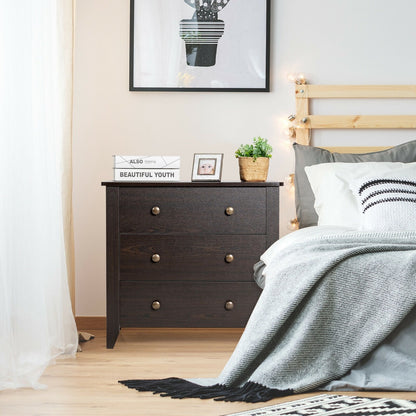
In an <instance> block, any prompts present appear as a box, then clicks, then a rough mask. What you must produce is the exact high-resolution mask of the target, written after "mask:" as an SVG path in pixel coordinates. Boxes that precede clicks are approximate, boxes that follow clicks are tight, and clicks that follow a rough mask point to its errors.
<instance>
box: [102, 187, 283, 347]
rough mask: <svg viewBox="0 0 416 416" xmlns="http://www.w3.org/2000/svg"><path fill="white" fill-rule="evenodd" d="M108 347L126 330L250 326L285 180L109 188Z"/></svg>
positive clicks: (275, 230) (273, 238)
mask: <svg viewBox="0 0 416 416" xmlns="http://www.w3.org/2000/svg"><path fill="white" fill-rule="evenodd" d="M102 185H104V186H106V209H107V220H106V221H107V348H113V346H114V344H115V342H116V339H117V336H118V333H119V330H120V328H126V327H137V328H140V327H178V328H179V327H195V328H198V327H199V328H201V327H212V328H213V327H224V328H232V327H244V326H245V324H246V322H247V320H248V318H249V316H250V313H251V311H252V309H253V307H254V305H255V303H256V301H257V298H258V296H259V294H260V290H259V288H258V287H257V285H256V284H255V283H254V281H253V265H254V264H255V263H256V262H257V261H258V260H259V257H260V255H261V254H262V253H263V252H264V251H265V250H266V248H267V247H269V246H270V245H271V244H272V243H273V242H275V241H276V240H277V239H278V237H279V186H281V185H282V184H281V183H274V182H263V183H257V182H256V183H245V182H228V183H227V182H222V183H219V182H206V183H201V182H192V183H187V182H175V183H137V182H103V183H102Z"/></svg>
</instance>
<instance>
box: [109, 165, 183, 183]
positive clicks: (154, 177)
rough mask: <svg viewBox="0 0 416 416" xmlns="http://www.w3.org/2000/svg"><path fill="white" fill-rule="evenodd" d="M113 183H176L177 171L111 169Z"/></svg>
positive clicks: (178, 174)
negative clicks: (112, 171)
mask: <svg viewBox="0 0 416 416" xmlns="http://www.w3.org/2000/svg"><path fill="white" fill-rule="evenodd" d="M113 170H114V180H115V181H126V182H127V181H130V182H178V181H179V180H180V179H179V178H180V170H179V169H131V168H130V169H113Z"/></svg>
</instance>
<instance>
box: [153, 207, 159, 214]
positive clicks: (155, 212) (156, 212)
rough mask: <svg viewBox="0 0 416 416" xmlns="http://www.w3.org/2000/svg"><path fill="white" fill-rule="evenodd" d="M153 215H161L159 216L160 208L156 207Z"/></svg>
mask: <svg viewBox="0 0 416 416" xmlns="http://www.w3.org/2000/svg"><path fill="white" fill-rule="evenodd" d="M152 214H153V215H159V214H160V207H158V206H154V207H153V208H152Z"/></svg>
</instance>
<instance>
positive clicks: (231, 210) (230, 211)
mask: <svg viewBox="0 0 416 416" xmlns="http://www.w3.org/2000/svg"><path fill="white" fill-rule="evenodd" d="M225 213H226V214H227V215H228V216H230V215H233V214H234V208H233V207H227V208H225Z"/></svg>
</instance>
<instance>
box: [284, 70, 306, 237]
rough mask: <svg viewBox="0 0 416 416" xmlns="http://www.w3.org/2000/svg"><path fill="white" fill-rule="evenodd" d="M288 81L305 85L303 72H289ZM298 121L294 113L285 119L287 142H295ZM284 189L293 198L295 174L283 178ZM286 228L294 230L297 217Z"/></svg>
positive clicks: (297, 223)
mask: <svg viewBox="0 0 416 416" xmlns="http://www.w3.org/2000/svg"><path fill="white" fill-rule="evenodd" d="M287 78H288V81H289V82H291V83H294V84H295V85H305V84H306V79H305V76H304V74H289V75H288V77H287ZM300 122H302V121H300ZM298 123H299V121H298V119H297V117H296V115H295V114H290V115H289V116H288V117H287V120H285V127H284V129H283V133H284V135H285V136H286V137H287V141H288V144H293V143H294V142H296V129H298V128H300V126H299V125H298ZM284 184H285V189H286V191H287V192H288V193H289V194H290V195H291V197H292V199H293V200H294V198H295V174H294V173H291V174H289V175H287V176H286V177H285V179H284ZM287 228H288V229H289V230H291V231H295V230H297V229H298V228H299V221H298V219H297V218H296V217H295V218H292V219H290V220H289V222H288V224H287Z"/></svg>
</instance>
